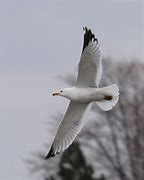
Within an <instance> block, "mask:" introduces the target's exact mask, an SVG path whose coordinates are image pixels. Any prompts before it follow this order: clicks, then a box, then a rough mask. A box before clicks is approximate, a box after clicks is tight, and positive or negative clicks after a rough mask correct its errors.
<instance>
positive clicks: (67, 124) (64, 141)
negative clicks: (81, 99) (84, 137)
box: [45, 101, 91, 159]
mask: <svg viewBox="0 0 144 180" xmlns="http://www.w3.org/2000/svg"><path fill="white" fill-rule="evenodd" d="M90 108H91V103H78V102H72V101H71V102H70V104H69V107H68V109H67V111H66V114H65V116H64V119H63V120H62V121H61V123H60V125H59V128H58V131H57V134H56V136H55V139H54V141H53V144H52V146H51V149H50V151H49V153H48V154H47V156H46V157H45V158H46V159H48V158H50V157H52V156H55V155H56V154H59V153H60V152H62V151H64V150H65V149H66V148H68V147H69V146H70V145H71V144H72V142H73V141H74V139H75V137H76V136H77V135H78V133H79V132H80V131H81V129H82V127H83V124H84V120H85V119H86V117H87V113H88V111H89V110H90Z"/></svg>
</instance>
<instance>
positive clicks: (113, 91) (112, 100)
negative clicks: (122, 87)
mask: <svg viewBox="0 0 144 180" xmlns="http://www.w3.org/2000/svg"><path fill="white" fill-rule="evenodd" d="M100 91H101V93H102V94H103V95H104V99H103V100H101V101H96V104H97V105H98V106H99V107H100V108H101V109H102V110H103V111H109V110H110V109H112V108H113V106H115V105H116V103H117V102H118V99H119V88H118V86H117V84H112V85H110V86H106V87H103V88H100Z"/></svg>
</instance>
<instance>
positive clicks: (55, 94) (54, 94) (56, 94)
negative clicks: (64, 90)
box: [52, 92, 60, 96]
mask: <svg viewBox="0 0 144 180" xmlns="http://www.w3.org/2000/svg"><path fill="white" fill-rule="evenodd" d="M59 94H60V93H58V92H56V93H53V94H52V95H53V96H58V95H59Z"/></svg>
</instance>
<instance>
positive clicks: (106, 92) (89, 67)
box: [46, 28, 119, 159]
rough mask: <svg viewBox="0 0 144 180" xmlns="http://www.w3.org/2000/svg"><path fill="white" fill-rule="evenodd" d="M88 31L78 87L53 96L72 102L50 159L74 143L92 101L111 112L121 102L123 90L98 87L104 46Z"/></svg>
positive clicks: (55, 140) (50, 152)
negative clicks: (120, 97)
mask: <svg viewBox="0 0 144 180" xmlns="http://www.w3.org/2000/svg"><path fill="white" fill-rule="evenodd" d="M84 31H85V34H84V43H83V49H82V54H81V58H80V62H79V65H78V77H77V81H76V83H75V86H74V87H69V88H65V89H62V90H60V91H58V92H55V93H53V95H54V96H55V95H59V96H63V97H65V98H67V99H69V100H70V103H69V106H68V109H67V111H66V113H65V116H64V118H63V120H62V121H61V122H60V125H59V127H58V130H57V133H56V136H55V138H54V141H53V144H52V146H51V148H50V151H49V152H48V154H47V156H46V159H48V158H50V157H52V156H55V155H56V154H59V153H60V152H62V151H64V150H65V149H66V148H68V147H69V146H70V145H71V144H72V142H73V141H74V139H75V137H76V136H77V135H78V133H79V132H80V131H81V129H82V127H83V125H84V122H85V120H86V119H88V113H89V111H90V109H91V106H92V102H95V103H96V104H97V105H98V106H99V107H100V108H101V109H102V110H103V111H108V110H110V109H112V107H113V106H115V104H116V103H117V102H118V99H119V89H118V86H117V85H116V84H112V85H110V86H106V87H102V88H99V87H98V85H99V81H100V78H101V75H102V56H101V51H100V44H99V42H98V40H97V39H96V38H95V35H94V34H93V33H92V32H91V30H90V29H87V28H84Z"/></svg>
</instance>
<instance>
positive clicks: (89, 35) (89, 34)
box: [82, 27, 98, 52]
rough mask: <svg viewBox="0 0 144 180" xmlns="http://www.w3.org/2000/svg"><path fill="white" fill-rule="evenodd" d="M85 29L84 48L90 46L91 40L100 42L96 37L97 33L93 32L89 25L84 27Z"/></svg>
mask: <svg viewBox="0 0 144 180" xmlns="http://www.w3.org/2000/svg"><path fill="white" fill-rule="evenodd" d="M83 30H84V32H85V33H84V43H83V50H82V52H83V51H84V49H85V48H86V46H88V44H89V42H90V41H96V42H97V44H98V39H96V38H95V35H94V34H93V33H92V31H91V29H88V28H87V27H84V28H83Z"/></svg>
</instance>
